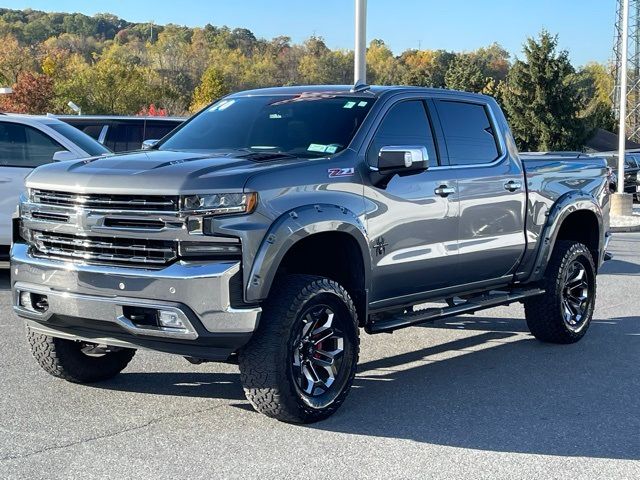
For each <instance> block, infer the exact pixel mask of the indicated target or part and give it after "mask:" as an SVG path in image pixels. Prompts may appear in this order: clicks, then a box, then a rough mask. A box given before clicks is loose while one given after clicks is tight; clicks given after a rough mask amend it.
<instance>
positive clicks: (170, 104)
mask: <svg viewBox="0 0 640 480" xmlns="http://www.w3.org/2000/svg"><path fill="white" fill-rule="evenodd" d="M523 40H525V39H523ZM0 42H1V44H2V49H0V86H12V87H13V89H14V93H13V94H12V95H2V96H0V110H5V111H17V112H23V113H45V112H51V113H71V112H70V111H69V108H68V107H67V103H68V102H69V101H73V102H74V103H76V104H77V105H79V106H80V107H81V108H82V112H83V113H86V114H90V113H93V114H116V115H124V114H137V113H148V112H149V111H156V112H164V113H168V114H170V115H186V114H189V113H192V112H194V111H197V110H198V109H199V108H201V107H203V106H204V105H206V104H207V103H209V102H210V101H212V100H213V99H215V98H218V97H220V96H222V95H225V94H226V93H228V92H232V91H237V90H242V89H247V88H257V87H265V86H280V85H294V84H298V85H299V84H302V85H305V84H309V85H310V84H349V83H351V81H352V78H353V52H352V51H350V50H332V49H330V48H328V47H327V45H326V44H325V42H324V41H323V39H322V38H321V37H310V38H308V39H307V40H306V41H304V42H303V43H301V44H296V43H293V42H292V41H291V39H290V38H289V37H286V36H280V37H276V38H273V39H271V40H267V39H262V38H256V36H255V35H254V34H253V33H252V32H251V31H250V30H247V29H244V28H236V29H230V28H228V27H224V26H222V27H219V26H214V25H211V24H207V25H205V26H204V27H202V28H189V27H184V26H179V25H164V26H163V25H152V24H150V23H132V22H128V21H126V20H123V19H121V18H118V17H116V16H114V15H110V14H99V15H95V16H86V15H82V14H78V13H71V14H67V13H45V12H40V11H35V10H9V9H5V8H0ZM367 68H368V80H369V82H370V83H372V84H373V83H375V84H401V85H418V86H429V87H438V88H453V89H458V90H466V91H472V92H480V93H485V94H489V95H492V96H494V97H496V98H497V99H498V101H499V102H500V103H501V104H502V105H503V106H505V110H506V112H507V114H508V115H509V117H510V120H511V122H512V123H513V125H514V134H515V136H516V139H517V141H518V143H519V144H520V145H521V146H523V147H526V148H527V149H533V150H536V149H547V148H549V149H551V148H553V149H563V148H567V149H568V148H579V147H580V145H581V142H583V141H584V140H585V139H586V138H587V137H589V135H590V134H591V132H593V131H594V129H596V128H605V129H613V124H614V122H613V117H612V105H611V101H610V97H609V93H610V92H611V91H612V89H613V79H612V77H611V74H610V72H609V69H608V68H607V67H606V66H604V65H600V64H597V63H593V64H589V65H586V66H584V67H582V68H579V69H576V68H575V67H574V66H572V65H571V64H570V63H569V60H568V54H567V52H563V51H558V50H557V38H556V37H554V36H553V35H551V34H549V33H548V32H544V31H543V32H542V33H541V34H540V35H539V37H538V38H535V39H532V38H530V39H526V42H525V45H524V58H523V59H521V60H519V59H515V60H514V59H511V58H510V56H509V54H508V52H507V51H506V50H504V49H503V48H502V47H501V46H500V45H499V44H497V43H494V44H492V45H489V46H487V47H483V48H479V49H477V50H475V51H471V52H449V51H444V50H406V51H404V52H402V53H401V54H400V55H394V53H393V52H392V51H391V49H390V48H389V46H387V45H386V44H385V43H384V41H382V40H373V41H372V42H371V43H370V44H369V47H368V50H367Z"/></svg>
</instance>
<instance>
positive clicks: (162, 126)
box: [144, 121, 180, 140]
mask: <svg viewBox="0 0 640 480" xmlns="http://www.w3.org/2000/svg"><path fill="white" fill-rule="evenodd" d="M178 125H180V123H179V122H153V121H147V127H146V128H145V131H144V139H145V140H160V139H161V138H162V137H164V136H165V135H166V134H167V133H169V132H170V131H171V130H173V129H174V128H176V127H177V126H178Z"/></svg>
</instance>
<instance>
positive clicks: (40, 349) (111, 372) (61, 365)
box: [27, 328, 136, 383]
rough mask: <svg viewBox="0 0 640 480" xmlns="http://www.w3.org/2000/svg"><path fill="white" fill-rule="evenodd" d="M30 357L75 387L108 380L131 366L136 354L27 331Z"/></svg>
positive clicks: (133, 351)
mask: <svg viewBox="0 0 640 480" xmlns="http://www.w3.org/2000/svg"><path fill="white" fill-rule="evenodd" d="M27 340H28V341H29V345H30V346H31V353H32V354H33V357H34V358H35V359H36V361H37V362H38V364H39V365H40V366H41V367H42V369H43V370H44V371H45V372H47V373H49V374H50V375H53V376H54V377H58V378H62V379H64V380H67V381H69V382H74V383H92V382H99V381H101V380H108V379H110V378H113V377H115V376H116V375H117V374H119V373H120V372H121V371H122V370H124V368H125V367H126V366H127V365H128V364H129V362H130V361H131V359H132V358H133V356H134V355H135V353H136V351H135V350H134V349H131V348H115V347H111V348H110V347H101V346H99V345H96V344H95V343H89V342H81V341H75V340H65V339H62V338H55V337H50V336H48V335H43V334H41V333H36V332H34V331H32V330H31V329H30V328H29V329H27Z"/></svg>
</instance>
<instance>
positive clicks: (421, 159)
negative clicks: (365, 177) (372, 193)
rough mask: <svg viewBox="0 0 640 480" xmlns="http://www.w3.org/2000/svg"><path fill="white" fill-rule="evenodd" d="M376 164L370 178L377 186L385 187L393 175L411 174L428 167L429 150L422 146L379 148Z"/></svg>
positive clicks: (372, 168) (372, 167)
mask: <svg viewBox="0 0 640 480" xmlns="http://www.w3.org/2000/svg"><path fill="white" fill-rule="evenodd" d="M377 160H378V163H377V166H371V167H369V168H370V169H371V171H372V172H371V180H372V182H373V184H374V185H376V186H377V187H379V188H386V186H387V184H388V183H389V181H390V180H391V178H393V176H395V175H400V176H404V175H411V174H415V173H419V172H423V171H424V170H426V169H427V168H428V167H429V152H427V149H426V148H425V147H423V146H394V145H388V146H385V147H382V148H380V151H379V152H378V159H377Z"/></svg>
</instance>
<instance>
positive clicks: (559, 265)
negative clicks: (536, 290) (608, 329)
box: [524, 241, 596, 343]
mask: <svg viewBox="0 0 640 480" xmlns="http://www.w3.org/2000/svg"><path fill="white" fill-rule="evenodd" d="M543 288H544V289H545V293H544V294H543V295H539V296H536V297H533V298H530V299H528V300H526V301H525V303H524V305H525V316H526V319H527V325H528V326H529V330H531V333H532V334H533V335H534V336H535V337H536V338H537V339H538V340H541V341H544V342H550V343H574V342H577V341H578V340H580V339H581V338H582V337H583V336H584V334H585V333H586V332H587V329H588V328H589V325H590V323H591V318H592V316H593V309H594V306H595V299H596V272H595V266H594V263H593V258H592V257H591V253H590V252H589V249H588V248H587V247H586V246H585V245H583V244H582V243H578V242H573V241H559V242H558V243H557V244H556V246H555V249H554V251H553V254H552V255H551V259H550V261H549V265H548V266H547V270H546V272H545V278H544V280H543Z"/></svg>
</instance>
